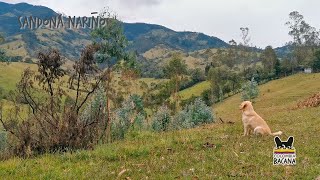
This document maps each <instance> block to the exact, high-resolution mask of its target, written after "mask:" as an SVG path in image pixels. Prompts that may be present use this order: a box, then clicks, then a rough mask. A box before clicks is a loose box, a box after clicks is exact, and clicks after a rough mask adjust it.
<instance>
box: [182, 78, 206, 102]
mask: <svg viewBox="0 0 320 180" xmlns="http://www.w3.org/2000/svg"><path fill="white" fill-rule="evenodd" d="M207 89H210V82H209V81H203V82H201V83H198V84H196V85H194V86H192V87H190V88H187V89H184V90H182V91H180V92H179V96H180V97H181V99H188V98H191V97H192V96H196V97H199V96H201V93H202V92H203V91H205V90H207Z"/></svg>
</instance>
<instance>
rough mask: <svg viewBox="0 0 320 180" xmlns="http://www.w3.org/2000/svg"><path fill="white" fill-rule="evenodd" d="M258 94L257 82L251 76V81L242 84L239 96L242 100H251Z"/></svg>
mask: <svg viewBox="0 0 320 180" xmlns="http://www.w3.org/2000/svg"><path fill="white" fill-rule="evenodd" d="M258 95H259V88H258V83H257V82H256V81H255V80H254V78H252V79H251V81H248V82H247V83H245V84H243V86H242V97H241V98H242V100H243V101H252V100H253V99H254V98H256V97H258Z"/></svg>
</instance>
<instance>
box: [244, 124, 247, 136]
mask: <svg viewBox="0 0 320 180" xmlns="http://www.w3.org/2000/svg"><path fill="white" fill-rule="evenodd" d="M243 130H244V132H243V136H246V135H248V126H246V125H243Z"/></svg>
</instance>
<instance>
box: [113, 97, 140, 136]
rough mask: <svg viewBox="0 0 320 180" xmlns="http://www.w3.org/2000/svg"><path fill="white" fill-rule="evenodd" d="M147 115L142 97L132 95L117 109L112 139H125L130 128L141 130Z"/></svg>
mask: <svg viewBox="0 0 320 180" xmlns="http://www.w3.org/2000/svg"><path fill="white" fill-rule="evenodd" d="M145 115H146V113H145V111H144V109H143V103H142V99H141V97H140V96H138V95H132V96H130V98H129V99H128V100H126V101H125V102H123V103H122V107H121V108H119V109H117V110H116V111H115V117H114V118H113V120H112V130H111V132H112V139H113V140H116V139H123V138H124V137H125V134H126V133H127V132H128V131H129V130H130V129H132V130H141V128H142V127H143V125H144V120H145Z"/></svg>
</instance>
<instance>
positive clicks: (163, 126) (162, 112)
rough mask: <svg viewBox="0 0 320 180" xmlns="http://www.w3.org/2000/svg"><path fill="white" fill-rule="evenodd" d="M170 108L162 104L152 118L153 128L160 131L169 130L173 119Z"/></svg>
mask: <svg viewBox="0 0 320 180" xmlns="http://www.w3.org/2000/svg"><path fill="white" fill-rule="evenodd" d="M170 114H171V112H170V109H169V108H168V107H167V106H161V107H160V108H159V109H158V111H157V112H156V113H155V115H154V116H153V118H152V129H153V130H155V131H158V132H161V131H167V130H168V129H169V124H170V123H171V121H172V117H171V115H170Z"/></svg>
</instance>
